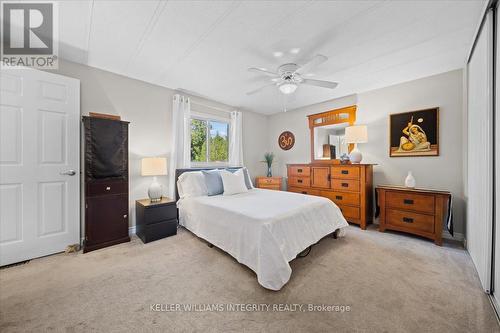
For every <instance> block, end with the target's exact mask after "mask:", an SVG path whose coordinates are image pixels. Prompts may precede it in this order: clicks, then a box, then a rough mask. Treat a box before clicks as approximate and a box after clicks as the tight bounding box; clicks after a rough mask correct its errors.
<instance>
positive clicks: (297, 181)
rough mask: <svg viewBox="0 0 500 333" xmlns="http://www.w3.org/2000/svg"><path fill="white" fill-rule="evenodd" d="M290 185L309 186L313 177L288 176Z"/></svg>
mask: <svg viewBox="0 0 500 333" xmlns="http://www.w3.org/2000/svg"><path fill="white" fill-rule="evenodd" d="M288 184H290V186H300V187H309V186H311V178H309V177H290V178H288Z"/></svg>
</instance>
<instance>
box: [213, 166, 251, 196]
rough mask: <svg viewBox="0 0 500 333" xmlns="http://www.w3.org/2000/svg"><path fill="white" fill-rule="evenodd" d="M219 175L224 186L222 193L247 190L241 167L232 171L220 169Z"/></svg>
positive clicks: (236, 192)
mask: <svg viewBox="0 0 500 333" xmlns="http://www.w3.org/2000/svg"><path fill="white" fill-rule="evenodd" d="M220 176H221V178H222V184H223V186H224V195H233V194H238V193H243V192H247V191H248V188H247V185H246V184H245V174H244V172H243V169H239V170H237V171H235V172H234V173H233V172H230V171H227V170H222V171H221V172H220Z"/></svg>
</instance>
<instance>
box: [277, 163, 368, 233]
mask: <svg viewBox="0 0 500 333" xmlns="http://www.w3.org/2000/svg"><path fill="white" fill-rule="evenodd" d="M287 173H288V191H290V192H296V193H302V194H309V195H317V196H321V197H325V198H328V199H330V200H332V201H333V202H334V203H335V204H337V206H339V208H340V209H341V211H342V214H343V215H344V217H345V218H346V220H347V221H348V222H350V223H355V224H359V225H360V227H361V229H363V230H365V229H366V226H367V224H368V223H370V222H372V219H373V201H372V197H373V193H372V192H373V187H372V186H373V185H372V183H373V182H372V180H373V165H372V164H328V165H327V164H315V163H312V164H288V166H287Z"/></svg>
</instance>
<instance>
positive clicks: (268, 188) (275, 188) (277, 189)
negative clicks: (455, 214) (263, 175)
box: [257, 184, 281, 191]
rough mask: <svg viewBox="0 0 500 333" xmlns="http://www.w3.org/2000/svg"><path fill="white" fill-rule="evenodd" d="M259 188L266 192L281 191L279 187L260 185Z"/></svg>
mask: <svg viewBox="0 0 500 333" xmlns="http://www.w3.org/2000/svg"><path fill="white" fill-rule="evenodd" d="M257 187H258V188H262V189H264V190H276V191H279V190H281V187H280V186H279V185H271V184H261V185H259V186H257Z"/></svg>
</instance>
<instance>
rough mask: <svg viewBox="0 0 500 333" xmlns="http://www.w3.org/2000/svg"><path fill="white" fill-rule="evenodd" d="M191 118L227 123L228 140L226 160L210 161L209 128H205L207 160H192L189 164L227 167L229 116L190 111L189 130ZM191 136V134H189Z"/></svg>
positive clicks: (229, 130)
mask: <svg viewBox="0 0 500 333" xmlns="http://www.w3.org/2000/svg"><path fill="white" fill-rule="evenodd" d="M192 119H197V120H201V121H206V122H207V123H208V122H210V121H217V122H223V123H227V129H228V132H227V140H228V152H227V162H210V161H209V159H210V158H209V157H210V145H209V144H208V143H209V142H210V141H209V139H210V130H209V129H208V128H207V141H206V144H207V162H193V161H191V166H192V167H195V168H196V167H199V168H202V167H228V166H229V160H230V156H229V153H230V151H229V140H230V138H229V133H231V119H230V118H224V117H218V116H216V115H212V114H204V113H199V112H191V118H190V119H189V130H190V131H191V120H192ZM190 137H191V135H190ZM189 151H191V142H190V143H189Z"/></svg>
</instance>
